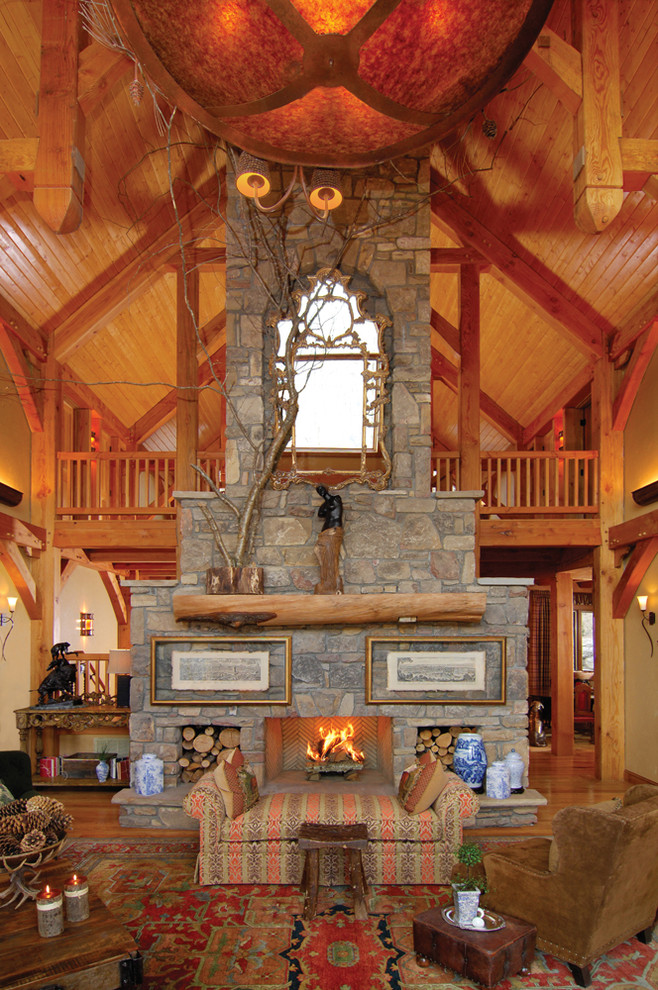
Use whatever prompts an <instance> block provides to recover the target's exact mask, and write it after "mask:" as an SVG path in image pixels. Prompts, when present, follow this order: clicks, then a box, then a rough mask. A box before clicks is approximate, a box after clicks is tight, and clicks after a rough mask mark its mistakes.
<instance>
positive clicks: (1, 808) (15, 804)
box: [0, 798, 27, 819]
mask: <svg viewBox="0 0 658 990" xmlns="http://www.w3.org/2000/svg"><path fill="white" fill-rule="evenodd" d="M26 807H27V801H26V800H25V798H16V800H15V801H10V802H9V804H0V819H2V818H11V817H12V816H13V815H22V814H23V812H24V811H25V809H26Z"/></svg>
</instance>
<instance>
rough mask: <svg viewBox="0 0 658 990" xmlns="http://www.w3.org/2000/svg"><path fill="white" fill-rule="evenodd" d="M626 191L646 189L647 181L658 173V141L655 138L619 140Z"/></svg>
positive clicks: (621, 138)
mask: <svg viewBox="0 0 658 990" xmlns="http://www.w3.org/2000/svg"><path fill="white" fill-rule="evenodd" d="M619 151H620V154H621V165H622V169H623V172H624V189H626V190H629V191H630V190H639V189H644V186H645V185H646V183H647V181H648V180H649V179H650V178H651V177H652V176H654V175H655V174H656V173H658V140H656V139H655V138H628V137H620V138H619Z"/></svg>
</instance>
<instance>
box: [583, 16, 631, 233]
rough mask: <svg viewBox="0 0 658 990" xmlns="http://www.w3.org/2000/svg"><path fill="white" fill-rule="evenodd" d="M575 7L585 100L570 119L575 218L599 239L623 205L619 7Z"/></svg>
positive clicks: (585, 230) (585, 229)
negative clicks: (572, 134)
mask: <svg viewBox="0 0 658 990" xmlns="http://www.w3.org/2000/svg"><path fill="white" fill-rule="evenodd" d="M573 8H574V17H575V35H576V44H577V47H579V48H580V50H581V54H582V60H583V100H582V103H581V105H580V107H579V108H578V112H577V113H576V116H575V119H574V165H573V176H574V217H575V220H576V224H577V225H578V227H580V229H581V230H582V231H584V232H585V233H586V234H598V233H600V232H601V231H602V230H607V228H608V227H609V226H610V224H611V223H612V221H613V220H614V219H615V217H616V216H617V214H618V213H619V211H620V210H621V207H622V204H623V202H624V173H623V168H622V161H621V151H620V148H619V138H620V137H621V88H620V81H619V80H620V77H619V27H618V13H617V8H618V3H617V0H576V2H575V3H574V5H573Z"/></svg>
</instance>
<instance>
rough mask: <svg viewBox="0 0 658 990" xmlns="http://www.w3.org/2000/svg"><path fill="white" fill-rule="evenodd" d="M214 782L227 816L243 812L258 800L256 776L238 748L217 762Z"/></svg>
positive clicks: (234, 815) (230, 816) (234, 816)
mask: <svg viewBox="0 0 658 990" xmlns="http://www.w3.org/2000/svg"><path fill="white" fill-rule="evenodd" d="M215 782H216V784H217V787H218V788H219V790H220V792H221V795H222V798H223V800H224V807H225V808H226V814H227V815H228V817H229V818H236V817H237V816H238V815H242V814H244V813H245V812H247V811H249V809H250V808H252V807H253V806H254V805H255V804H256V802H257V801H258V783H257V781H256V776H255V774H254V771H253V770H252V768H251V766H250V765H249V764H248V763H247V762H246V761H245V758H244V756H243V755H242V752H241V751H240V750H239V749H233V750H231V752H230V753H227V755H226V757H225V758H224V759H223V760H221V761H220V762H219V763H218V764H217V767H216V769H215Z"/></svg>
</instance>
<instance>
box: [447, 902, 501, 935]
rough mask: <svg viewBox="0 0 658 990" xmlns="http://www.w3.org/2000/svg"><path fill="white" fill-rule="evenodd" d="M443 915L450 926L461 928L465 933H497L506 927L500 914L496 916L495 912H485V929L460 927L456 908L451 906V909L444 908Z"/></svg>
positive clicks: (471, 926)
mask: <svg viewBox="0 0 658 990" xmlns="http://www.w3.org/2000/svg"><path fill="white" fill-rule="evenodd" d="M441 914H442V915H443V917H444V918H445V920H446V921H447V922H448V924H449V925H454V927H455V928H461V930H462V931H463V932H482V933H486V932H497V931H498V930H499V929H501V928H504V927H505V921H504V919H503V918H501V916H500V915H499V914H494V912H493V911H485V912H484V915H483V920H484V928H476V927H475V926H474V925H458V924H457V922H456V921H455V906H454V904H451V905H450V906H449V907H444V908H443V909H442V911H441Z"/></svg>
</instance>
